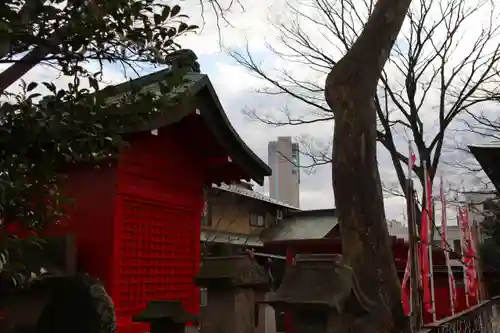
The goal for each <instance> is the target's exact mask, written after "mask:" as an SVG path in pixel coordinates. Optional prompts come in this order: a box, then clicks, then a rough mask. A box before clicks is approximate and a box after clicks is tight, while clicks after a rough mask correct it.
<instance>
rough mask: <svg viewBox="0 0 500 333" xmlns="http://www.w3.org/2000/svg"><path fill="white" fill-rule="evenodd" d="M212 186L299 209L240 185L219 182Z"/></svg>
mask: <svg viewBox="0 0 500 333" xmlns="http://www.w3.org/2000/svg"><path fill="white" fill-rule="evenodd" d="M212 188H216V189H219V190H223V191H226V192H231V193H234V194H238V195H242V196H245V197H248V198H251V199H255V200H259V201H264V202H268V203H270V204H273V205H276V206H280V207H284V208H289V209H292V210H296V211H300V209H299V208H297V207H295V206H292V205H289V204H287V203H284V202H281V201H279V200H276V199H273V198H271V197H268V196H267V195H264V194H262V193H259V192H256V191H252V190H248V189H246V188H243V187H241V186H237V185H226V184H221V185H212Z"/></svg>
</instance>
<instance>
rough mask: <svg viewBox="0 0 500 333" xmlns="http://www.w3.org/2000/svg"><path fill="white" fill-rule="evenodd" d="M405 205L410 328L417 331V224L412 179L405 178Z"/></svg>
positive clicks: (419, 319)
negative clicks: (408, 252) (406, 210)
mask: <svg viewBox="0 0 500 333" xmlns="http://www.w3.org/2000/svg"><path fill="white" fill-rule="evenodd" d="M406 194H407V195H406V205H407V209H408V243H409V246H410V260H411V266H410V269H411V272H410V286H411V318H410V321H411V329H412V332H418V331H419V330H420V328H421V327H422V307H421V304H422V303H421V302H420V279H419V274H418V269H419V268H418V255H417V253H418V251H417V226H416V211H415V196H414V191H413V181H412V180H411V178H409V179H407V192H406Z"/></svg>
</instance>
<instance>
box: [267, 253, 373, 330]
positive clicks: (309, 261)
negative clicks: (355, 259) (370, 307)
mask: <svg viewBox="0 0 500 333" xmlns="http://www.w3.org/2000/svg"><path fill="white" fill-rule="evenodd" d="M356 286H357V283H356V281H355V280H354V274H353V273H352V270H351V269H350V268H349V267H347V266H346V265H344V264H342V261H341V256H338V255H324V254H316V255H298V256H297V257H296V260H295V264H293V265H291V266H288V267H287V270H286V272H285V276H284V278H283V282H282V284H281V286H280V287H279V288H278V290H277V291H276V292H275V293H271V294H269V296H268V298H267V300H266V301H264V303H267V304H270V305H272V306H273V307H274V308H275V310H276V311H283V310H285V311H290V312H291V313H292V318H293V332H294V333H337V332H343V331H344V330H345V328H346V325H347V324H351V325H352V322H353V321H354V320H353V319H354V318H362V317H364V315H365V314H367V311H366V310H365V308H364V304H363V302H360V301H359V298H358V296H359V295H357V291H358V288H357V287H356ZM351 327H352V326H351ZM355 332H363V330H362V329H361V330H359V331H358V330H356V331H355Z"/></svg>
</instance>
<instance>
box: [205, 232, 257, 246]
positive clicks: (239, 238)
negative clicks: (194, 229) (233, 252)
mask: <svg viewBox="0 0 500 333" xmlns="http://www.w3.org/2000/svg"><path fill="white" fill-rule="evenodd" d="M200 241H201V242H209V243H224V244H233V245H246V246H259V247H260V246H264V243H262V241H261V240H260V238H259V236H258V235H245V234H235V233H231V232H224V231H219V230H202V231H201V232H200Z"/></svg>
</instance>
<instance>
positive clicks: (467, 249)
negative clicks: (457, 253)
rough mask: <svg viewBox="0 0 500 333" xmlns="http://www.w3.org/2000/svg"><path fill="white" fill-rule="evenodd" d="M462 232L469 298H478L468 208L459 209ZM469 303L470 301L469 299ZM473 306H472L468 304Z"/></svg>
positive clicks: (474, 254)
mask: <svg viewBox="0 0 500 333" xmlns="http://www.w3.org/2000/svg"><path fill="white" fill-rule="evenodd" d="M458 215H459V222H460V231H461V236H462V257H463V262H464V266H465V267H464V270H465V271H464V275H465V276H464V278H465V284H466V286H465V288H466V293H467V296H471V297H477V295H478V288H479V284H478V279H477V272H476V265H475V260H474V258H475V257H476V253H475V249H474V244H473V241H474V238H473V232H472V230H471V226H470V224H469V212H468V210H467V208H463V209H462V207H459V208H458ZM467 302H468V303H469V302H470V300H469V299H468V297H467ZM468 305H471V304H468Z"/></svg>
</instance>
